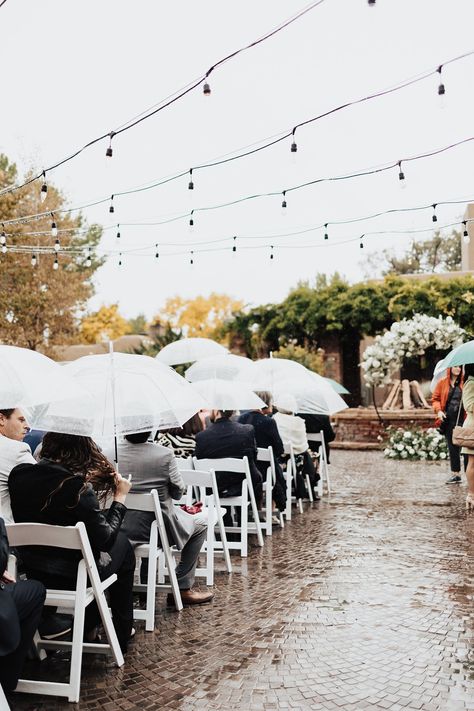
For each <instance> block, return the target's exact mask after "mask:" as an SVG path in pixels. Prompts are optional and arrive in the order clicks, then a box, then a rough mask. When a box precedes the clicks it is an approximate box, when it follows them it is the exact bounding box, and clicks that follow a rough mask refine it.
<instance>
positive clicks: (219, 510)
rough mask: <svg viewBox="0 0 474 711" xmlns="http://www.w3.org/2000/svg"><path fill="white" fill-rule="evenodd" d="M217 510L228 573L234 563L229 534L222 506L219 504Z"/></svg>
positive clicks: (230, 571)
mask: <svg viewBox="0 0 474 711" xmlns="http://www.w3.org/2000/svg"><path fill="white" fill-rule="evenodd" d="M216 510H217V524H218V526H219V533H220V536H221V543H222V550H223V551H224V559H225V565H226V568H227V572H228V573H232V563H231V562H230V553H229V546H228V544H227V536H226V532H225V527H224V520H223V518H222V511H221V507H220V506H219V505H218V506H217V507H216Z"/></svg>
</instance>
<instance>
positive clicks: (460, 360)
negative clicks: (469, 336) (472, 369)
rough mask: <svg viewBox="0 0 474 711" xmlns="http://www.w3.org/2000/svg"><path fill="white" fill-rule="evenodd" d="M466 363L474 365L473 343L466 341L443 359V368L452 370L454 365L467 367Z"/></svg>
mask: <svg viewBox="0 0 474 711" xmlns="http://www.w3.org/2000/svg"><path fill="white" fill-rule="evenodd" d="M468 363H474V341H468V342H467V343H463V344H462V345H460V346H457V348H453V350H452V351H451V353H448V355H447V356H446V358H445V359H444V367H445V368H452V367H453V366H454V365H467V364H468Z"/></svg>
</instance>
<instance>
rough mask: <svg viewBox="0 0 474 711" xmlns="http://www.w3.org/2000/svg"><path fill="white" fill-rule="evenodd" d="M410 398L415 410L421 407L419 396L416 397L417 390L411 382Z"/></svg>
mask: <svg viewBox="0 0 474 711" xmlns="http://www.w3.org/2000/svg"><path fill="white" fill-rule="evenodd" d="M410 396H411V401H412V403H413V404H414V406H415V407H416V408H417V409H419V408H420V407H423V403H422V402H421V399H420V396H419V395H418V389H417V387H416V385H415V382H414V381H413V380H412V381H411V382H410Z"/></svg>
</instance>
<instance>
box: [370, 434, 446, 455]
mask: <svg viewBox="0 0 474 711" xmlns="http://www.w3.org/2000/svg"><path fill="white" fill-rule="evenodd" d="M387 434H388V440H387V443H386V446H385V449H384V451H383V453H384V456H385V457H386V458H387V459H406V460H411V461H421V460H424V461H428V462H436V461H440V460H445V459H447V458H448V447H447V445H446V439H445V437H444V436H443V435H441V434H440V433H439V432H438V430H437V429H435V428H434V427H430V428H429V429H427V430H422V429H419V428H416V427H414V428H412V429H403V428H402V427H389V428H388V429H387Z"/></svg>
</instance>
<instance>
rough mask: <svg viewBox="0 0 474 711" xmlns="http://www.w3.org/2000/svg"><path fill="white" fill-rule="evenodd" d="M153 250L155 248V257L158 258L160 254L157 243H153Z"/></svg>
mask: <svg viewBox="0 0 474 711" xmlns="http://www.w3.org/2000/svg"><path fill="white" fill-rule="evenodd" d="M155 250H156V251H155V259H158V258H159V256H160V253H159V252H158V245H157V244H155Z"/></svg>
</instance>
